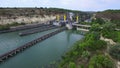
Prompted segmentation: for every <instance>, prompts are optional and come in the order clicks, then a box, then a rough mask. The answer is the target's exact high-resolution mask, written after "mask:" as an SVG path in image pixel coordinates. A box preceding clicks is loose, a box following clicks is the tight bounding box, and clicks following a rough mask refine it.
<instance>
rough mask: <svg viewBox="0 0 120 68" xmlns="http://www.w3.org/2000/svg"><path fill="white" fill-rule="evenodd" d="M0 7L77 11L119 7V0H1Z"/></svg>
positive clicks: (116, 8) (115, 8)
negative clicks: (50, 8) (52, 8)
mask: <svg viewBox="0 0 120 68" xmlns="http://www.w3.org/2000/svg"><path fill="white" fill-rule="evenodd" d="M0 7H10V8H14V7H18V8H19V7H22V8H24V7H25V8H27V7H28V8H29V7H33V8H34V7H47V8H49V7H55V8H64V9H70V10H79V11H104V10H108V9H113V10H118V9H120V4H119V0H79V1H78V0H1V4H0Z"/></svg>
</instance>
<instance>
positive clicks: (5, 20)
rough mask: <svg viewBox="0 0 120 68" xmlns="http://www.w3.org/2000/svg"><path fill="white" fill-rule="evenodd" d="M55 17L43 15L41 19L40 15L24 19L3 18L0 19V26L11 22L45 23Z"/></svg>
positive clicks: (20, 17)
mask: <svg viewBox="0 0 120 68" xmlns="http://www.w3.org/2000/svg"><path fill="white" fill-rule="evenodd" d="M55 18H56V16H53V15H44V17H42V16H41V15H39V16H33V17H26V16H18V17H17V18H15V19H14V18H13V19H9V18H5V17H1V19H0V24H7V23H9V24H10V23H13V22H18V23H28V24H29V23H45V22H47V21H50V20H54V19H55Z"/></svg>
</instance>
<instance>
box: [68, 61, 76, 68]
mask: <svg viewBox="0 0 120 68" xmlns="http://www.w3.org/2000/svg"><path fill="white" fill-rule="evenodd" d="M68 68H76V65H75V63H74V62H70V63H69V66H68Z"/></svg>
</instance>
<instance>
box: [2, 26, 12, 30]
mask: <svg viewBox="0 0 120 68" xmlns="http://www.w3.org/2000/svg"><path fill="white" fill-rule="evenodd" d="M8 29H10V27H9V26H8V25H0V30H8Z"/></svg>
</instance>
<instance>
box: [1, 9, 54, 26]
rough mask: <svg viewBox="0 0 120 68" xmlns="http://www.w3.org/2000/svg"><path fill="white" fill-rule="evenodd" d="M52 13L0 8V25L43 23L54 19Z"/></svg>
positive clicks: (47, 10) (38, 10)
mask: <svg viewBox="0 0 120 68" xmlns="http://www.w3.org/2000/svg"><path fill="white" fill-rule="evenodd" d="M55 15H56V14H54V12H53V11H50V10H49V9H45V8H0V24H7V23H13V22H18V23H43V22H47V21H49V20H54V19H55V18H56V16H55Z"/></svg>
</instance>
